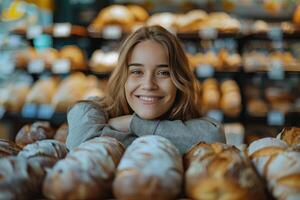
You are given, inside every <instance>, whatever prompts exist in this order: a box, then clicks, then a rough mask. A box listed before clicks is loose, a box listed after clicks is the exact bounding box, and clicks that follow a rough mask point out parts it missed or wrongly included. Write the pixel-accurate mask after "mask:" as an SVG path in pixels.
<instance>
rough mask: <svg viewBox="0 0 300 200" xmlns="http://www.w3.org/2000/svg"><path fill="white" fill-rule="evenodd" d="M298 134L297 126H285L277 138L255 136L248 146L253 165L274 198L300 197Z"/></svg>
mask: <svg viewBox="0 0 300 200" xmlns="http://www.w3.org/2000/svg"><path fill="white" fill-rule="evenodd" d="M299 135H300V134H299V128H296V127H292V128H287V129H284V130H283V131H282V132H281V133H280V134H279V135H278V136H277V137H278V138H263V139H260V140H256V141H254V142H252V143H251V144H250V145H249V147H248V155H249V157H250V158H251V159H252V162H253V164H254V166H255V167H256V169H257V171H258V173H259V174H260V175H261V176H262V177H264V178H265V179H266V181H267V185H268V189H269V191H270V192H271V193H272V194H273V196H274V197H275V198H277V199H283V200H284V199H299V197H300V189H299V188H300V185H299V183H300V177H299V174H300V152H299Z"/></svg>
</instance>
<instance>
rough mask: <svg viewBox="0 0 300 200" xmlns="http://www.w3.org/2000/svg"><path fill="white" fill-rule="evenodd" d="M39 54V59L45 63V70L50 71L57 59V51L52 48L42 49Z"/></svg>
mask: <svg viewBox="0 0 300 200" xmlns="http://www.w3.org/2000/svg"><path fill="white" fill-rule="evenodd" d="M39 54H40V57H41V59H42V60H43V61H44V62H45V67H46V69H50V68H51V66H52V65H53V63H54V62H55V61H56V60H57V59H59V51H58V50H57V49H54V48H46V49H42V50H41V51H40V52H39Z"/></svg>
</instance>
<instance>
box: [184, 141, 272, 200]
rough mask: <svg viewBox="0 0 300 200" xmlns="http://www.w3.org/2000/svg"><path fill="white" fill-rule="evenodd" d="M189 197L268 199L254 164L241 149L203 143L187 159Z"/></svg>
mask: <svg viewBox="0 0 300 200" xmlns="http://www.w3.org/2000/svg"><path fill="white" fill-rule="evenodd" d="M184 163H185V167H186V168H187V170H186V173H185V184H186V185H185V191H186V195H187V196H188V197H190V198H192V199H232V200H234V199H236V200H238V199H249V200H250V199H265V198H266V196H265V193H264V187H263V185H262V183H261V182H260V180H259V178H258V176H257V174H256V173H255V171H254V170H253V168H252V166H251V162H250V160H247V159H246V157H245V156H244V155H243V154H242V152H240V151H239V150H238V149H237V148H235V147H234V146H230V145H225V144H221V143H213V144H207V143H204V142H200V143H198V144H197V145H195V146H193V147H192V148H191V149H190V150H189V151H188V152H187V153H186V154H185V155H184Z"/></svg>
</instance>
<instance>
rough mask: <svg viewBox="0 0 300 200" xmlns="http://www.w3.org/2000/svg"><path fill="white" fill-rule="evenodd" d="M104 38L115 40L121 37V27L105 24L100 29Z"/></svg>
mask: <svg viewBox="0 0 300 200" xmlns="http://www.w3.org/2000/svg"><path fill="white" fill-rule="evenodd" d="M102 37H103V38H104V39H113V40H117V39H120V38H121V37H122V28H121V27H120V26H106V27H105V28H104V29H103V31H102Z"/></svg>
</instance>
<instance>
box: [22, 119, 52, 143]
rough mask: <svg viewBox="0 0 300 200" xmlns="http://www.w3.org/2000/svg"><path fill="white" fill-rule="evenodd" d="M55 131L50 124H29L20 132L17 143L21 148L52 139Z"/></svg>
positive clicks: (39, 122)
mask: <svg viewBox="0 0 300 200" xmlns="http://www.w3.org/2000/svg"><path fill="white" fill-rule="evenodd" d="M54 133H55V132H54V130H53V129H52V128H51V126H50V123H49V122H42V121H38V122H34V123H33V124H31V125H30V124H27V125H25V126H23V128H21V129H20V130H19V132H18V133H17V136H16V143H17V144H18V145H20V146H25V145H27V144H31V143H34V142H36V141H38V140H44V139H50V138H53V136H54Z"/></svg>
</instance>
